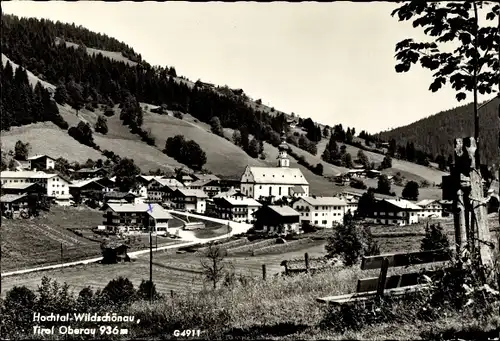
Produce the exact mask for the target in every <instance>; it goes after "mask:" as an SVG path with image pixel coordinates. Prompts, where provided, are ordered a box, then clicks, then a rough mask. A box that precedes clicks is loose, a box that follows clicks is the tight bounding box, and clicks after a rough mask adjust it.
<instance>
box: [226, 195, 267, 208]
mask: <svg viewBox="0 0 500 341" xmlns="http://www.w3.org/2000/svg"><path fill="white" fill-rule="evenodd" d="M218 199H221V200H225V201H227V202H228V203H229V204H230V205H232V206H257V207H260V206H262V204H261V203H259V202H258V201H257V200H255V199H253V198H246V197H245V198H241V199H236V198H232V197H225V198H218Z"/></svg>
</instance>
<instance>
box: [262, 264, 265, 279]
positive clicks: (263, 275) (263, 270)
mask: <svg viewBox="0 0 500 341" xmlns="http://www.w3.org/2000/svg"><path fill="white" fill-rule="evenodd" d="M262 279H263V280H264V281H265V280H266V264H262Z"/></svg>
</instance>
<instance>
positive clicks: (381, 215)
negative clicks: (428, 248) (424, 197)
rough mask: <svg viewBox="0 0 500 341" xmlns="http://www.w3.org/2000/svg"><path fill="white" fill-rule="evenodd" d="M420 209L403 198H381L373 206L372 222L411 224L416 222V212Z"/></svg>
mask: <svg viewBox="0 0 500 341" xmlns="http://www.w3.org/2000/svg"><path fill="white" fill-rule="evenodd" d="M421 210H422V208H421V207H420V206H417V205H415V204H413V203H411V202H409V201H407V200H404V199H383V200H381V201H378V202H377V204H376V207H375V208H374V212H373V217H372V219H371V220H372V222H373V223H376V224H386V225H399V226H405V225H411V224H416V223H418V213H419V212H420V211H421Z"/></svg>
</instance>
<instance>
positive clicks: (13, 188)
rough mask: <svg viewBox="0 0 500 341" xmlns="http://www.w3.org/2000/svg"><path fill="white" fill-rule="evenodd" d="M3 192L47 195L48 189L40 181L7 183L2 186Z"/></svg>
mask: <svg viewBox="0 0 500 341" xmlns="http://www.w3.org/2000/svg"><path fill="white" fill-rule="evenodd" d="M1 192H2V195H3V194H18V195H19V194H31V193H36V194H38V195H40V196H41V195H46V194H47V190H46V189H45V188H44V187H43V186H42V185H40V184H39V183H36V182H35V183H29V182H28V183H26V182H25V183H19V182H18V183H6V184H3V185H2V187H1Z"/></svg>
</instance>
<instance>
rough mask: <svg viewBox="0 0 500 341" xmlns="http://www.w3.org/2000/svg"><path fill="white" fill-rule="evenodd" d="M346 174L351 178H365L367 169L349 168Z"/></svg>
mask: <svg viewBox="0 0 500 341" xmlns="http://www.w3.org/2000/svg"><path fill="white" fill-rule="evenodd" d="M345 176H346V177H348V178H349V179H355V178H364V177H365V170H364V169H349V170H348V171H347V172H346V173H345Z"/></svg>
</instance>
